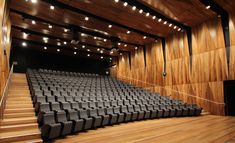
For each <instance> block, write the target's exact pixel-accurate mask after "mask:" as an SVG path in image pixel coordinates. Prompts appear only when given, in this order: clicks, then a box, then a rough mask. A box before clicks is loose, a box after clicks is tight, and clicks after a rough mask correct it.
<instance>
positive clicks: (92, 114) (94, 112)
mask: <svg viewBox="0 0 235 143" xmlns="http://www.w3.org/2000/svg"><path fill="white" fill-rule="evenodd" d="M89 115H90V116H91V117H97V116H98V114H97V110H96V109H91V110H89Z"/></svg>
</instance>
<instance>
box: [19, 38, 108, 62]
mask: <svg viewBox="0 0 235 143" xmlns="http://www.w3.org/2000/svg"><path fill="white" fill-rule="evenodd" d="M22 46H23V47H27V43H26V42H22ZM43 49H44V50H47V47H43ZM56 51H57V52H61V50H60V49H56ZM73 54H74V55H77V52H76V51H74V52H73ZM87 56H88V57H90V54H87ZM100 58H101V59H103V58H104V57H103V56H101V57H100ZM109 59H110V61H112V58H109Z"/></svg>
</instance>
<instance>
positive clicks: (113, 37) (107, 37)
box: [10, 8, 143, 47]
mask: <svg viewBox="0 0 235 143" xmlns="http://www.w3.org/2000/svg"><path fill="white" fill-rule="evenodd" d="M10 12H13V13H16V14H19V15H21V16H22V17H23V18H24V19H30V20H35V21H40V22H42V23H45V24H50V25H54V26H57V27H61V28H64V29H70V30H72V29H73V28H76V29H77V30H78V32H80V33H85V34H87V35H91V36H96V37H100V38H104V39H108V40H110V41H112V40H113V39H119V41H118V42H120V43H123V44H128V45H132V46H137V47H139V46H143V45H142V44H136V43H132V42H127V41H123V40H121V39H120V38H118V37H115V36H110V35H105V34H102V33H100V32H97V31H94V30H88V29H85V28H83V27H81V26H78V25H71V24H67V23H63V24H58V23H55V22H51V21H48V20H45V19H43V18H39V17H36V16H32V15H30V14H27V13H24V12H21V11H18V10H15V9H12V8H11V9H10Z"/></svg>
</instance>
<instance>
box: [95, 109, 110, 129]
mask: <svg viewBox="0 0 235 143" xmlns="http://www.w3.org/2000/svg"><path fill="white" fill-rule="evenodd" d="M97 112H98V115H99V116H101V117H102V126H105V125H108V124H109V121H110V116H109V115H106V114H105V109H104V108H101V109H97Z"/></svg>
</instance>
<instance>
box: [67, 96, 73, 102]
mask: <svg viewBox="0 0 235 143" xmlns="http://www.w3.org/2000/svg"><path fill="white" fill-rule="evenodd" d="M65 99H66V101H69V102H73V97H72V96H66V97H65Z"/></svg>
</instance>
